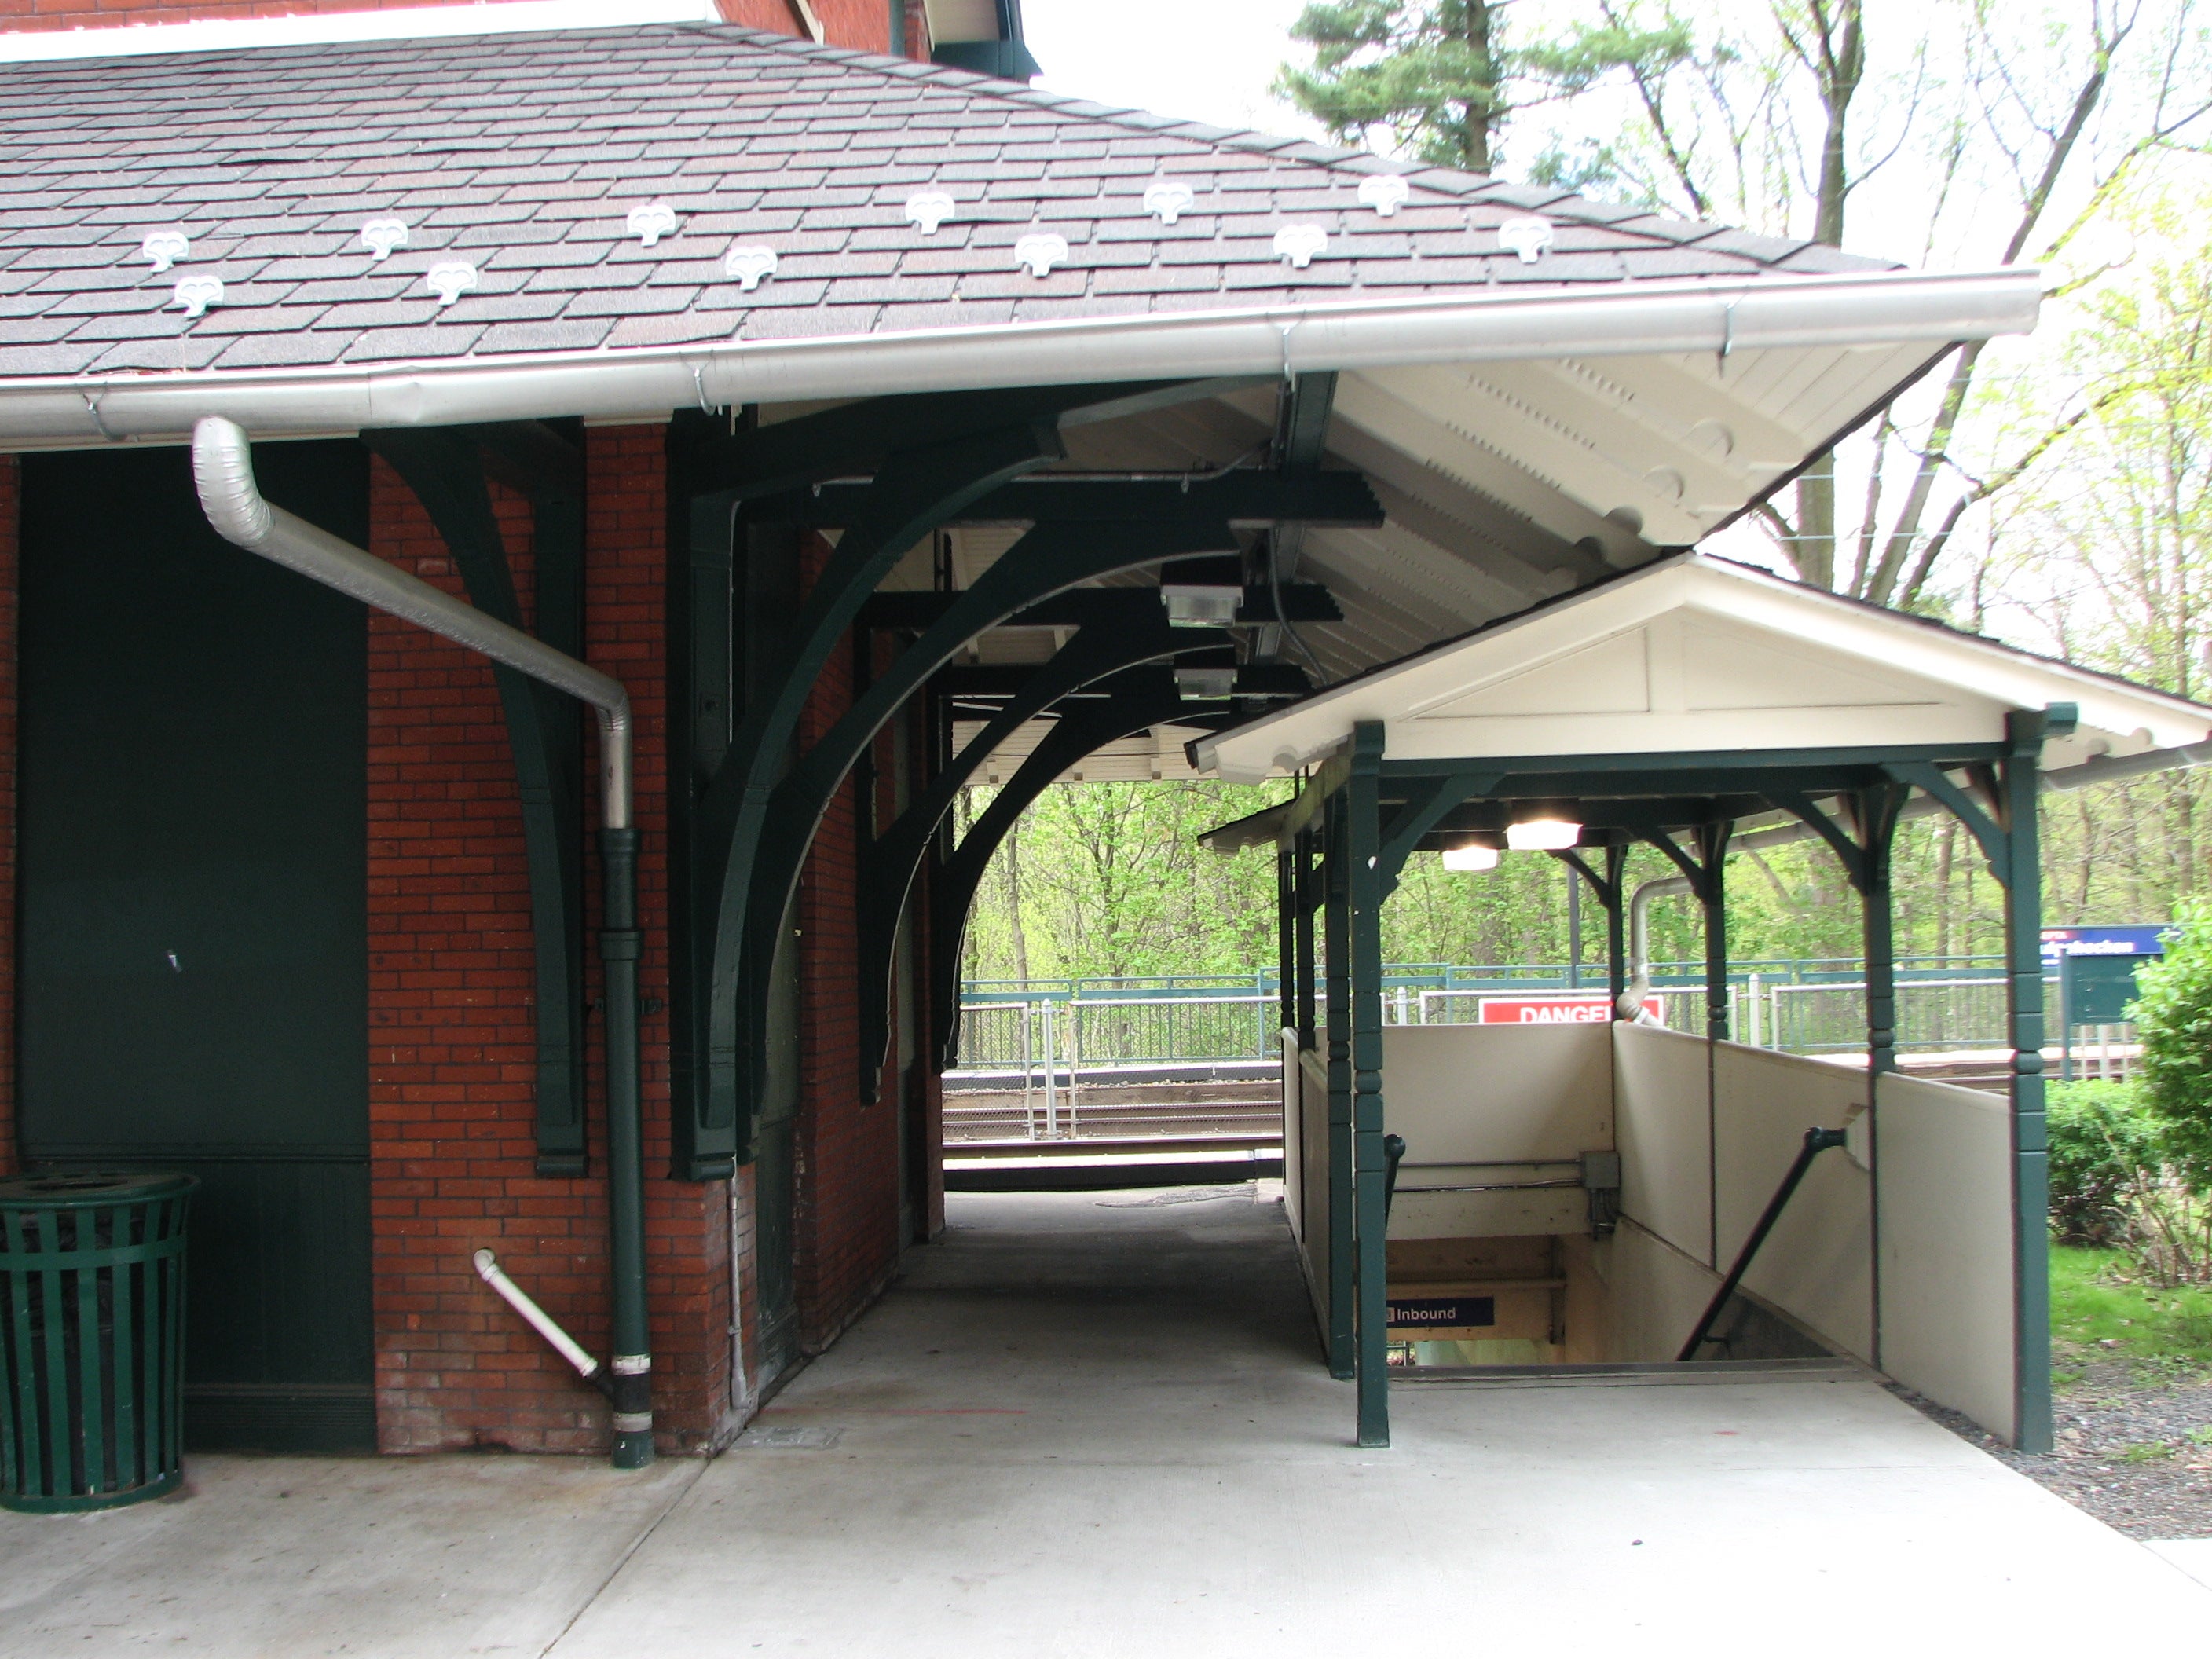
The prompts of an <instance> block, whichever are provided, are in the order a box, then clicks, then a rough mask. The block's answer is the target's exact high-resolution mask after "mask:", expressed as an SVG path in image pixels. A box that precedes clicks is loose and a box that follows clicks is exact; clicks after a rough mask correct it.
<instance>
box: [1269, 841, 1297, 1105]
mask: <svg viewBox="0 0 2212 1659" xmlns="http://www.w3.org/2000/svg"><path fill="white" fill-rule="evenodd" d="M1296 857H1297V854H1296V853H1295V852H1294V851H1293V849H1291V848H1288V847H1280V848H1276V849H1275V1004H1276V1008H1275V1029H1276V1030H1278V1031H1286V1030H1290V1029H1291V1027H1293V1026H1295V1025H1296V1024H1297V1023H1298V965H1297V926H1298V924H1297V914H1298V884H1297V866H1296V865H1295V863H1294V862H1293V860H1295V859H1296ZM1270 1046H1272V1047H1274V1048H1280V1047H1281V1046H1282V1045H1281V1043H1280V1042H1276V1043H1274V1044H1272V1045H1270ZM1289 1082H1290V1079H1285V1086H1286V1087H1287V1086H1288V1085H1289Z"/></svg>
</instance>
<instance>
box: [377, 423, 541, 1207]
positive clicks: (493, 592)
mask: <svg viewBox="0 0 2212 1659" xmlns="http://www.w3.org/2000/svg"><path fill="white" fill-rule="evenodd" d="M362 441H363V442H365V443H366V444H367V445H368V447H369V448H370V449H371V450H373V451H374V453H377V454H378V455H380V456H381V457H382V458H383V459H384V460H385V461H386V463H387V464H388V465H390V466H391V467H392V470H393V471H396V472H397V473H398V474H399V476H400V477H401V478H402V479H403V480H404V482H405V483H406V484H407V487H408V488H409V489H410V490H412V491H413V492H414V495H415V497H416V500H417V501H420V502H421V503H422V508H423V511H424V512H425V513H428V515H429V518H430V521H431V523H432V525H433V526H435V528H436V530H437V532H438V534H439V537H440V538H441V540H442V541H443V542H444V543H445V544H446V550H447V552H448V553H449V554H451V555H452V556H453V564H454V567H455V568H456V569H458V570H459V572H460V575H461V580H462V582H463V584H464V586H465V587H466V588H467V590H468V594H469V601H470V603H471V604H472V605H475V606H476V607H477V609H478V610H479V611H483V612H484V613H485V614H486V615H488V616H491V617H497V618H498V619H499V620H500V621H501V622H504V623H509V624H511V625H512V626H514V627H517V628H520V627H521V626H522V625H523V617H522V607H521V605H520V602H519V601H518V599H517V598H516V595H515V587H514V577H513V572H512V570H511V569H510V568H509V567H508V564H507V546H506V542H505V540H504V538H502V537H501V532H500V528H499V521H498V519H497V517H496V516H495V514H494V513H493V511H492V506H491V495H490V492H489V489H487V488H486V485H485V473H486V471H487V470H488V469H489V470H490V471H495V472H498V473H501V474H504V475H506V476H507V477H512V478H513V480H514V481H515V482H516V483H518V484H519V485H520V487H522V488H524V489H527V490H528V491H529V493H530V495H531V497H532V511H533V514H534V519H535V530H536V534H535V542H534V546H533V549H532V554H533V563H534V567H535V574H536V581H535V598H536V605H535V609H536V611H537V622H538V629H537V632H538V637H539V638H541V639H543V640H544V641H545V642H546V643H547V644H549V645H550V646H553V647H555V648H556V649H557V650H562V651H565V652H567V653H569V654H570V655H571V656H576V655H580V654H581V652H582V648H583V506H584V480H583V470H582V460H581V454H580V451H579V450H578V449H577V448H576V447H575V446H574V443H573V442H571V441H570V440H569V439H568V438H567V437H566V436H564V435H562V434H561V433H559V432H556V431H555V430H553V429H552V428H547V427H544V426H538V425H534V424H525V425H521V426H518V427H512V428H509V427H478V428H471V427H444V428H409V429H406V430H383V431H372V432H365V433H363V434H362ZM492 677H493V682H494V684H495V686H496V687H497V688H498V691H499V698H500V708H501V712H502V714H504V716H505V718H506V723H507V745H508V748H509V750H510V751H511V752H512V754H513V760H514V771H515V781H516V784H517V787H518V789H519V792H520V796H521V801H522V832H523V848H524V853H525V856H526V859H527V860H528V864H529V871H530V908H531V924H532V944H533V948H534V954H535V965H536V969H537V974H536V987H537V1007H536V1015H537V1018H536V1025H537V1073H538V1075H537V1091H536V1093H537V1120H538V1124H537V1139H538V1166H537V1167H538V1174H539V1175H541V1176H580V1175H582V1174H583V1173H584V1172H585V1132H584V1047H585V1003H584V854H583V811H584V809H583V780H584V768H583V716H582V712H581V710H580V708H579V706H578V705H577V704H576V702H574V699H572V698H568V697H564V696H562V695H561V694H560V693H558V692H556V691H554V690H551V689H550V688H549V687H546V686H543V685H540V684H538V683H537V682H536V681H534V680H532V679H531V678H528V677H527V676H526V675H523V674H520V673H518V672H516V671H514V670H513V669H510V668H503V667H496V666H495V668H494V669H493V671H492Z"/></svg>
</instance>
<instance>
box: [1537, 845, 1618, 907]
mask: <svg viewBox="0 0 2212 1659" xmlns="http://www.w3.org/2000/svg"><path fill="white" fill-rule="evenodd" d="M1611 850H1612V849H1611V848H1607V851H1608V852H1610V851H1611ZM1552 856H1553V858H1555V859H1557V860H1559V862H1560V863H1562V864H1564V865H1565V866H1567V867H1568V868H1569V869H1570V870H1572V871H1574V872H1576V874H1577V875H1579V876H1580V877H1581V878H1583V880H1584V881H1586V882H1588V883H1589V886H1590V891H1591V892H1593V893H1595V894H1596V895H1597V902H1599V903H1600V904H1601V905H1603V906H1604V907H1605V908H1607V909H1608V910H1610V909H1612V908H1613V907H1614V906H1615V905H1617V904H1619V903H1620V881H1619V879H1618V878H1614V879H1607V878H1606V877H1604V876H1601V875H1600V874H1598V872H1596V871H1595V870H1593V869H1591V868H1590V867H1589V860H1587V859H1585V858H1583V855H1582V854H1580V853H1578V852H1575V851H1573V850H1571V849H1570V850H1567V851H1565V852H1559V853H1554V854H1552Z"/></svg>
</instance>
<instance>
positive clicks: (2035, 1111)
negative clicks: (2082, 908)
mask: <svg viewBox="0 0 2212 1659" xmlns="http://www.w3.org/2000/svg"><path fill="white" fill-rule="evenodd" d="M2074 720H2075V716H2074V709H2073V707H2072V706H2071V705H2070V704H2068V705H2060V706H2059V707H2057V708H2053V709H2052V710H2051V712H2050V714H2048V715H2046V714H2043V713H2040V712H2038V713H2027V712H2018V711H2016V712H2015V713H2013V714H2009V715H2008V716H2007V717H2006V722H2005V724H2006V729H2007V731H2008V735H2009V737H2010V739H2011V741H2010V744H2009V747H2010V750H2011V752H2010V753H2009V754H2008V755H2007V756H2006V757H2005V760H2004V763H2003V765H2002V769H2001V770H2000V771H1999V774H1998V778H1997V800H1998V805H1999V810H2000V811H2001V812H2002V817H2003V820H2004V823H2003V829H2004V836H2005V841H2006V853H2007V859H2008V863H2009V864H2010V866H2011V868H2012V871H2013V872H2014V874H2015V877H2016V879H2015V881H2014V882H2013V883H2012V884H2010V885H2009V886H2008V888H2007V889H2006V890H2005V957H2006V963H2005V968H2006V978H2007V981H2008V987H2009V997H2008V1000H2009V1004H2010V1006H2009V1009H2008V1013H2009V1016H2010V1022H2009V1023H2010V1024H2011V1028H2012V1029H2011V1032H2010V1036H2011V1047H2012V1089H2011V1094H2012V1153H2013V1243H2014V1249H2015V1259H2014V1265H2013V1336H2014V1342H2015V1358H2014V1363H2013V1390H2014V1393H2013V1415H2014V1431H2013V1443H2014V1444H2015V1445H2016V1446H2018V1447H2019V1448H2020V1449H2021V1450H2022V1451H2026V1452H2038V1453H2041V1452H2048V1451H2049V1450H2050V1449H2051V1428H2052V1425H2051V1220H2050V1216H2051V1155H2050V1150H2049V1145H2050V1143H2049V1141H2048V1139H2047V1138H2046V1133H2045V1123H2044V1088H2043V883H2042V879H2041V872H2042V865H2041V861H2040V859H2039V842H2038V823H2037V807H2038V800H2037V798H2038V796H2039V793H2041V778H2040V771H2041V763H2042V755H2043V744H2044V740H2045V738H2046V737H2050V736H2061V735H2063V734H2064V733H2065V732H2069V731H2071V730H2072V729H2073V726H2074Z"/></svg>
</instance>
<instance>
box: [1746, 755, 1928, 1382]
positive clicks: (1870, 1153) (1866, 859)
mask: <svg viewBox="0 0 2212 1659" xmlns="http://www.w3.org/2000/svg"><path fill="white" fill-rule="evenodd" d="M1904 799H1905V791H1904V790H1903V789H1902V788H1900V787H1898V786H1897V785H1894V784H1883V785H1878V786H1876V787H1873V788H1868V789H1862V790H1860V791H1859V792H1858V793H1857V808H1858V814H1857V816H1858V830H1859V835H1860V837H1861V842H1860V847H1859V859H1858V867H1857V870H1856V871H1853V872H1851V874H1852V876H1853V878H1854V879H1853V883H1852V884H1853V885H1854V886H1856V887H1857V889H1858V890H1859V906H1860V919H1861V924H1862V934H1863V939H1864V945H1865V951H1866V987H1867V992H1866V995H1867V1186H1868V1228H1867V1231H1868V1248H1869V1254H1870V1261H1869V1287H1870V1293H1871V1295H1872V1297H1873V1301H1874V1309H1873V1313H1874V1317H1873V1319H1872V1321H1871V1322H1870V1323H1871V1327H1872V1329H1873V1332H1874V1352H1872V1353H1871V1354H1869V1356H1868V1358H1870V1359H1872V1360H1873V1361H1874V1363H1875V1368H1876V1369H1877V1370H1879V1369H1880V1368H1881V1079H1882V1078H1883V1076H1884V1075H1885V1074H1887V1073H1891V1072H1893V1071H1895V1070H1896V1069H1897V939H1896V927H1895V907H1894V905H1893V899H1892V894H1891V891H1890V865H1891V860H1890V853H1891V849H1892V847H1893V843H1894V842H1895V840H1896V835H1897V811H1898V808H1899V805H1902V804H1903V802H1904ZM1769 1040H1770V1041H1771V1038H1770V1039H1769Z"/></svg>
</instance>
